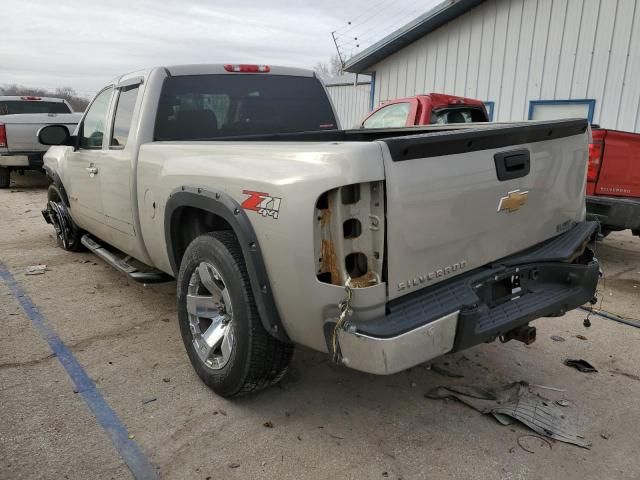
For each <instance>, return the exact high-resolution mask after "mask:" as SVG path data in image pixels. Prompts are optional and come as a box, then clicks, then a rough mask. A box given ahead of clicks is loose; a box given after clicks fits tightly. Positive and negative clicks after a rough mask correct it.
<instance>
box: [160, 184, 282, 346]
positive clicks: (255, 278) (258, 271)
mask: <svg viewBox="0 0 640 480" xmlns="http://www.w3.org/2000/svg"><path fill="white" fill-rule="evenodd" d="M182 207H194V208H198V209H200V210H205V211H207V212H211V213H213V214H214V215H217V216H219V217H221V218H223V219H224V220H225V221H226V222H227V223H228V224H229V225H231V228H232V229H233V232H234V233H235V235H236V237H237V238H238V243H239V244H240V248H241V249H242V255H243V256H244V259H245V262H246V265H247V272H248V273H249V281H250V283H251V288H252V290H253V294H254V297H255V301H256V306H257V308H258V313H259V314H260V320H261V321H262V325H263V326H264V328H265V329H266V330H267V332H269V334H271V335H272V336H273V337H275V338H276V339H278V340H280V341H283V342H287V343H291V340H290V339H289V336H288V335H287V332H286V331H285V329H284V327H283V326H282V322H281V320H280V314H279V312H278V308H277V307H276V303H275V299H274V297H273V293H272V290H271V283H270V281H269V276H268V274H267V268H266V266H265V264H264V257H263V255H262V250H261V249H260V244H259V242H258V238H257V237H256V234H255V231H254V229H253V226H252V225H251V221H250V220H249V217H248V216H247V214H246V212H245V211H244V209H243V208H242V207H241V206H240V204H239V203H238V202H236V201H235V200H234V199H233V198H231V196H229V195H228V194H227V193H225V192H223V191H220V190H212V189H204V188H199V187H191V186H183V187H180V188H177V189H176V190H174V191H173V192H171V194H170V195H169V199H168V200H167V204H166V206H165V211H164V235H165V242H166V245H167V255H168V257H169V262H170V264H171V269H172V271H173V274H174V277H176V278H177V277H178V271H179V269H180V265H179V264H178V260H177V258H176V252H175V251H174V242H173V238H172V235H171V222H172V219H173V215H174V214H175V212H176V210H178V209H179V208H182Z"/></svg>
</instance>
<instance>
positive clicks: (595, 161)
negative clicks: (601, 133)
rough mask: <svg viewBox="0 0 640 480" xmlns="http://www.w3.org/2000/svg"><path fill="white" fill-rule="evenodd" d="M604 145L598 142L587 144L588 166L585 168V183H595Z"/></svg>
mask: <svg viewBox="0 0 640 480" xmlns="http://www.w3.org/2000/svg"><path fill="white" fill-rule="evenodd" d="M603 150H604V143H603V142H602V141H600V140H594V141H593V143H590V144H589V164H588V166H587V182H596V181H597V180H598V174H599V173H600V166H601V165H602V152H603Z"/></svg>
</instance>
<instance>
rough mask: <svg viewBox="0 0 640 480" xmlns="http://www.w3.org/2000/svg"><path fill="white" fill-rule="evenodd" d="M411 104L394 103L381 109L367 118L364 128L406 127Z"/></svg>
mask: <svg viewBox="0 0 640 480" xmlns="http://www.w3.org/2000/svg"><path fill="white" fill-rule="evenodd" d="M410 110H411V104H410V103H407V102H404V103H394V104H392V105H388V106H386V107H383V108H381V109H380V110H378V111H377V112H376V113H374V114H373V115H371V116H370V117H369V118H367V119H366V120H365V122H364V124H363V127H364V128H399V127H404V126H406V125H407V118H408V117H409V111H410Z"/></svg>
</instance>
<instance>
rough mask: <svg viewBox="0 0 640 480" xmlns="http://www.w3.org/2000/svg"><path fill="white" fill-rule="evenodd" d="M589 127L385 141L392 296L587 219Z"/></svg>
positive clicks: (543, 125) (541, 126) (503, 129)
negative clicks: (586, 181)
mask: <svg viewBox="0 0 640 480" xmlns="http://www.w3.org/2000/svg"><path fill="white" fill-rule="evenodd" d="M588 135H589V133H588V123H587V121H586V120H566V121H554V122H536V123H522V124H515V125H514V124H509V125H499V124H496V125H491V126H484V127H482V128H477V129H474V128H470V129H464V130H453V131H445V132H437V133H430V134H422V135H413V136H409V137H398V138H389V139H386V140H384V141H383V142H384V143H385V144H386V145H387V147H388V151H389V152H388V153H389V154H388V155H386V154H385V160H384V161H385V175H386V189H387V279H388V285H389V299H394V298H398V297H400V296H402V295H405V294H407V293H410V292H413V291H415V290H418V289H420V288H424V287H427V286H429V285H433V284H435V283H438V282H440V281H442V280H445V279H448V278H451V277H453V276H455V275H458V274H460V273H464V272H467V271H469V270H472V269H474V268H478V267H481V266H483V265H486V264H488V263H490V262H492V261H494V260H497V259H499V258H502V257H506V256H508V255H511V254H513V253H516V252H519V251H521V250H524V249H526V248H527V247H530V246H532V245H535V244H537V243H540V242H542V241H544V240H546V239H548V238H551V237H554V236H556V235H558V234H560V233H563V232H564V231H566V230H568V229H569V228H571V227H572V226H573V225H574V223H575V222H577V221H581V220H583V219H584V211H585V210H584V201H585V200H584V187H585V175H586V167H587V155H588Z"/></svg>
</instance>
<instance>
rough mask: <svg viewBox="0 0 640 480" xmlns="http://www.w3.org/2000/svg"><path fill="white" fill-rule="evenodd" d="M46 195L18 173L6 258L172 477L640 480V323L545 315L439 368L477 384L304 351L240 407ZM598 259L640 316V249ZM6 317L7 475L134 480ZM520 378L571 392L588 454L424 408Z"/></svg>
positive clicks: (4, 236)
mask: <svg viewBox="0 0 640 480" xmlns="http://www.w3.org/2000/svg"><path fill="white" fill-rule="evenodd" d="M45 192H46V190H45V182H44V179H43V177H41V176H39V175H30V176H27V177H18V178H16V181H15V184H14V185H13V186H12V188H11V189H9V190H3V191H0V262H2V263H4V264H5V265H6V267H7V268H8V270H9V271H10V272H11V273H12V275H13V276H14V278H15V279H16V280H17V282H18V284H19V285H20V286H21V287H22V288H23V289H24V291H25V292H26V294H27V295H28V297H29V298H30V299H31V300H32V301H33V303H34V304H35V305H36V306H37V308H38V311H39V312H41V313H42V315H44V317H45V318H46V321H47V322H48V324H49V326H51V327H52V329H53V330H55V332H57V334H58V335H59V337H60V338H61V339H62V341H63V342H64V343H65V345H66V346H67V347H68V348H69V349H70V350H71V351H72V352H73V354H74V356H75V357H76V358H77V360H78V361H79V363H80V365H81V366H82V367H83V368H84V369H85V370H86V372H87V373H88V374H89V376H90V377H91V378H92V379H93V380H94V381H95V383H96V384H97V386H98V389H99V391H100V392H101V393H102V395H103V396H104V398H105V399H106V401H107V402H108V403H109V405H110V406H111V407H112V409H113V410H114V411H115V412H116V413H117V415H118V416H119V418H120V419H121V421H122V423H123V424H124V425H125V426H126V428H127V429H128V431H129V433H130V434H131V435H132V436H133V439H132V443H134V442H137V445H139V446H140V448H141V449H142V451H143V452H144V453H145V454H146V456H147V457H148V459H149V460H150V462H151V463H152V464H153V465H154V466H155V467H157V469H158V471H159V472H160V475H161V476H162V477H163V478H193V479H203V480H204V479H206V478H211V479H218V478H242V479H248V478H278V479H281V478H291V479H307V478H308V479H312V478H313V479H315V478H331V479H347V478H348V479H371V478H393V479H397V478H402V479H414V478H416V479H426V478H430V479H433V478H447V479H458V478H460V479H467V478H491V479H494V478H504V479H524V478H526V479H534V478H540V479H549V478H554V479H555V478H562V479H563V480H569V479H583V478H589V479H591V478H593V479H603V478H621V479H637V478H639V477H640V464H639V463H638V460H637V455H638V448H639V447H640V440H639V437H638V431H637V430H638V425H640V403H639V402H638V398H640V367H639V366H638V365H640V329H638V328H634V327H630V326H625V325H622V324H619V323H615V322H612V321H610V320H605V319H602V318H599V317H594V316H592V317H591V321H592V323H593V325H592V326H591V327H590V328H585V327H584V326H583V319H584V318H585V313H584V312H581V311H574V312H571V313H569V314H568V315H566V316H565V317H562V318H547V319H541V320H539V321H537V322H536V326H537V327H538V340H537V342H536V343H534V344H533V345H531V346H530V347H527V346H524V345H523V344H520V343H516V342H510V343H508V344H505V345H501V344H499V343H493V344H486V345H481V346H478V347H475V348H473V349H471V350H468V351H466V352H463V353H459V354H455V355H450V356H448V357H445V358H444V359H442V360H441V361H439V362H437V363H438V364H439V365H441V366H445V368H449V369H451V370H455V371H457V372H460V373H462V374H463V375H464V378H450V377H447V376H443V375H441V374H438V373H436V372H435V371H434V370H432V369H427V368H426V366H420V367H417V368H414V369H412V370H410V371H408V372H403V373H400V374H397V375H393V376H390V377H375V376H371V375H366V374H362V373H358V372H355V371H350V370H347V369H344V368H338V367H335V366H333V365H332V364H331V363H330V362H329V361H328V358H327V357H326V356H325V355H321V354H319V353H315V352H312V351H309V350H306V349H302V348H299V349H298V350H297V351H296V354H295V356H294V359H293V362H292V365H291V369H290V372H289V374H288V375H287V377H286V379H285V381H284V382H283V383H282V384H281V385H280V386H279V387H277V388H272V389H270V390H268V391H265V392H263V393H261V394H258V395H256V396H252V397H249V398H244V399H241V400H236V401H227V400H224V399H222V398H219V397H217V396H216V395H215V394H213V393H212V392H211V391H209V390H208V389H207V388H206V387H204V385H203V384H202V383H201V382H200V381H199V379H198V378H197V377H196V375H195V373H194V372H193V371H192V369H191V367H190V365H189V362H188V360H187V357H186V354H185V352H184V349H183V346H182V342H181V339H180V335H179V332H178V325H177V323H176V321H175V305H174V302H175V296H174V288H175V285H174V284H173V283H168V284H163V285H160V286H151V287H144V286H142V285H139V284H135V283H132V282H131V281H128V280H127V278H125V277H124V276H123V275H121V274H120V273H118V272H116V271H115V270H113V269H112V268H110V267H108V266H106V265H105V264H104V263H102V262H101V261H100V260H98V259H97V258H95V257H93V256H92V255H90V254H88V253H80V254H72V253H67V252H64V251H63V250H61V249H59V248H56V245H55V240H54V237H53V229H52V228H51V227H50V226H49V225H46V224H45V223H44V221H43V220H42V217H41V215H40V209H41V208H42V207H43V205H44V201H45V196H46V195H45ZM597 256H598V257H599V258H600V259H601V261H602V262H603V267H604V271H605V274H606V282H602V285H601V291H602V298H603V303H602V305H601V307H602V308H603V309H605V310H608V311H612V312H615V313H617V314H620V315H624V316H628V317H636V318H638V316H640V240H639V239H638V238H634V237H631V235H630V234H628V233H615V234H612V235H611V236H610V237H608V238H607V239H606V240H605V241H604V242H603V243H601V244H599V245H598V248H597ZM34 264H46V265H47V271H46V273H45V274H43V275H35V276H27V275H25V270H26V268H27V267H28V266H30V265H34ZM0 320H1V322H2V327H3V331H2V334H0V453H1V455H0V478H2V479H5V478H6V479H9V478H25V479H26V478H56V479H59V478H73V479H87V478H131V473H130V471H129V469H128V468H127V465H126V464H125V463H124V462H123V460H122V459H121V457H120V456H119V455H118V453H117V451H116V450H115V448H114V446H113V444H112V442H111V441H110V439H109V437H108V436H107V434H106V433H105V431H104V430H103V429H102V427H101V426H100V425H99V423H98V422H97V421H96V418H95V417H94V416H93V414H92V413H91V411H90V410H89V408H88V407H87V403H86V402H85V401H84V400H83V398H82V397H81V395H78V394H77V393H74V386H73V383H72V382H71V380H70V378H69V376H68V375H67V372H66V371H65V369H64V368H63V367H62V365H61V363H60V362H59V361H58V358H56V357H55V356H53V355H52V352H51V350H50V348H49V346H48V345H47V343H46V342H45V340H43V338H42V337H41V336H40V334H39V333H38V331H37V330H36V329H35V328H34V326H33V323H32V321H31V320H30V319H29V317H28V316H27V315H26V314H25V312H24V310H23V309H22V308H21V307H20V304H19V303H18V299H17V298H16V297H15V295H13V294H12V293H11V292H10V291H9V289H8V288H7V286H6V284H5V283H3V282H1V281H0ZM552 335H556V336H561V337H563V338H564V339H565V341H554V340H552V339H551V338H550V337H551V336H552ZM576 335H581V336H584V337H585V338H586V339H579V338H577V337H576ZM567 357H572V358H584V359H587V360H588V361H590V362H591V363H592V364H594V365H595V366H596V367H597V368H598V369H599V372H598V373H590V374H586V373H580V372H578V371H577V370H574V369H572V368H569V367H566V366H564V365H563V364H562V361H563V359H565V358H567ZM445 362H446V363H445ZM516 380H526V381H528V382H530V383H533V384H539V385H545V386H552V387H556V388H560V389H565V390H566V391H565V392H557V391H553V390H540V392H541V393H543V394H544V395H545V396H547V397H549V398H550V399H552V400H554V399H561V398H562V399H568V400H569V401H570V404H569V406H568V407H567V412H568V415H572V416H575V417H576V418H577V419H578V424H579V425H580V428H581V430H582V432H583V433H584V435H585V437H586V438H588V439H589V440H591V441H592V442H593V447H592V448H591V450H587V449H582V448H579V447H576V446H573V445H569V444H563V443H559V442H552V443H551V447H552V448H550V447H549V446H548V445H547V444H545V443H543V442H539V441H537V440H535V439H532V438H531V437H522V435H525V434H528V433H531V432H530V431H529V430H527V429H526V428H525V427H524V426H520V425H512V426H502V425H500V424H499V423H498V422H497V421H496V420H494V419H493V418H492V417H490V416H486V415H482V414H480V413H478V412H476V411H475V410H472V409H470V408H469V407H467V406H465V405H462V404H460V403H458V402H455V401H443V400H428V399H425V398H424V393H425V392H426V391H428V390H430V389H431V388H433V387H435V386H438V385H450V384H475V385H481V386H497V385H500V384H504V383H508V382H512V381H516ZM265 422H272V424H273V428H267V427H265V426H264V424H265ZM520 437H521V438H520ZM519 438H520V441H521V443H522V444H523V445H524V446H525V447H526V448H528V449H530V450H532V452H533V453H529V452H527V451H525V450H524V449H522V448H521V447H520V446H519V445H518V439H519Z"/></svg>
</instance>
